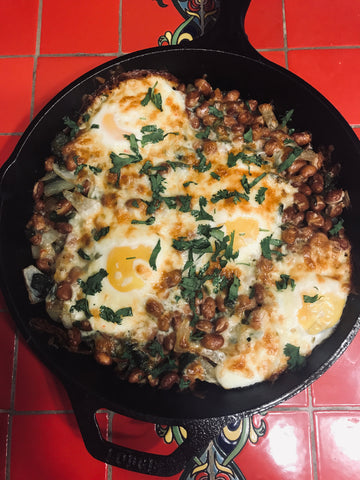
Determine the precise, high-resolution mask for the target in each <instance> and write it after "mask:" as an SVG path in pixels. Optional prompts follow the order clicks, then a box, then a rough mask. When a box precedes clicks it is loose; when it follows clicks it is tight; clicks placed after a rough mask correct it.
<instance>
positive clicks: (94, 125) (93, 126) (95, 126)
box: [90, 123, 100, 128]
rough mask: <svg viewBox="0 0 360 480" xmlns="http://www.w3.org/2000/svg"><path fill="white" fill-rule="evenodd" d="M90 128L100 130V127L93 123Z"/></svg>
mask: <svg viewBox="0 0 360 480" xmlns="http://www.w3.org/2000/svg"><path fill="white" fill-rule="evenodd" d="M90 128H100V125H98V124H97V123H93V124H92V125H91V127H90Z"/></svg>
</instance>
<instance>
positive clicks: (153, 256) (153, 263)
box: [149, 238, 161, 270]
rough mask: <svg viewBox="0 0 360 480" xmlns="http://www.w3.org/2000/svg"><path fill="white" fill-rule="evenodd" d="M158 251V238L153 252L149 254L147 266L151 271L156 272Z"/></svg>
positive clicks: (159, 247) (159, 246) (159, 248)
mask: <svg viewBox="0 0 360 480" xmlns="http://www.w3.org/2000/svg"><path fill="white" fill-rule="evenodd" d="M160 250H161V245H160V238H159V240H158V242H157V244H156V245H155V247H154V249H153V251H152V252H151V255H150V259H149V265H150V267H151V268H152V269H153V270H157V268H156V259H157V256H158V255H159V252H160Z"/></svg>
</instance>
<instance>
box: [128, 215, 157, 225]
mask: <svg viewBox="0 0 360 480" xmlns="http://www.w3.org/2000/svg"><path fill="white" fill-rule="evenodd" d="M154 222H155V217H154V216H151V217H149V218H147V219H146V220H131V223H132V224H134V225H136V224H138V225H152V224H153V223H154Z"/></svg>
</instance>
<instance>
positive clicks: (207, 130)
mask: <svg viewBox="0 0 360 480" xmlns="http://www.w3.org/2000/svg"><path fill="white" fill-rule="evenodd" d="M209 134H210V127H206V128H205V130H201V131H200V132H198V133H196V134H195V137H196V138H199V139H203V138H208V137H209Z"/></svg>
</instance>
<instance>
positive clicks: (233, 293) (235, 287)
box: [225, 277, 240, 307]
mask: <svg viewBox="0 0 360 480" xmlns="http://www.w3.org/2000/svg"><path fill="white" fill-rule="evenodd" d="M239 287H240V279H239V278H238V277H234V280H233V282H232V284H231V285H230V288H229V293H228V296H227V298H226V300H225V305H226V306H228V307H232V306H234V304H235V302H236V300H237V298H238V292H239Z"/></svg>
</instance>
